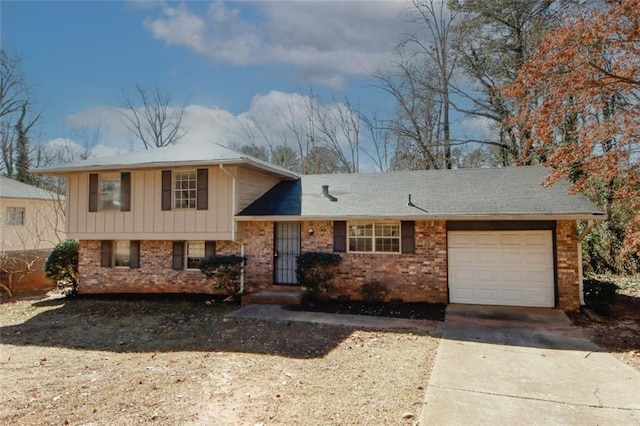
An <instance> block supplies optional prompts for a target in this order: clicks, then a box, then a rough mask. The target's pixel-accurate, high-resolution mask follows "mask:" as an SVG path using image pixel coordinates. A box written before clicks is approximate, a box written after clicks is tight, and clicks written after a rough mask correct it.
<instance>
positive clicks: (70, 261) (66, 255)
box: [44, 240, 79, 295]
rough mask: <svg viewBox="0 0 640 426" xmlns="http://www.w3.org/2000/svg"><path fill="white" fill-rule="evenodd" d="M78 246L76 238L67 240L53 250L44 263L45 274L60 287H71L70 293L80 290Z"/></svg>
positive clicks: (68, 292)
mask: <svg viewBox="0 0 640 426" xmlns="http://www.w3.org/2000/svg"><path fill="white" fill-rule="evenodd" d="M78 248H79V243H78V241H76V240H66V241H63V242H61V243H59V244H58V245H57V246H55V247H54V248H53V250H51V254H49V257H48V258H47V261H46V262H45V264H44V274H45V276H46V277H47V278H49V279H51V280H53V281H55V283H56V285H57V286H58V288H65V287H69V286H70V287H71V289H70V290H69V291H67V294H68V295H74V294H76V293H77V292H78Z"/></svg>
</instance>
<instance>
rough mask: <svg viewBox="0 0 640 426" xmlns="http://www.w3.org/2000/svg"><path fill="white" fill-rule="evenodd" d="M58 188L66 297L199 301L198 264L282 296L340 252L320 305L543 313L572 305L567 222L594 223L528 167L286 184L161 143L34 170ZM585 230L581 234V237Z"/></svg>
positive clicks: (231, 160)
mask: <svg viewBox="0 0 640 426" xmlns="http://www.w3.org/2000/svg"><path fill="white" fill-rule="evenodd" d="M38 172H39V173H46V174H51V175H61V176H65V177H66V178H67V200H68V202H67V233H68V236H69V238H73V239H77V240H79V241H80V254H79V273H80V280H79V291H80V292H81V293H211V292H214V290H213V286H212V283H211V282H210V281H208V280H207V279H206V277H205V275H203V274H202V273H201V272H200V271H199V269H198V265H199V262H200V261H201V260H202V259H203V258H204V257H205V256H210V255H222V254H238V255H243V256H245V257H246V258H247V263H246V266H245V269H244V273H243V286H244V291H246V292H254V291H257V290H261V289H278V288H284V287H283V286H297V285H298V282H297V278H296V273H295V269H296V256H298V255H299V254H300V253H302V252H308V251H321V252H335V253H339V254H340V255H341V257H342V262H341V264H340V266H339V273H338V274H337V277H336V279H335V283H334V284H335V286H334V287H335V288H334V290H333V291H334V294H333V295H334V296H336V297H337V296H343V297H347V296H348V297H351V298H353V299H357V298H358V297H359V295H360V287H361V286H362V284H363V283H366V282H370V281H374V280H375V281H379V282H381V283H383V284H385V285H386V286H387V287H388V289H389V295H388V297H389V299H401V300H404V301H427V302H444V303H463V304H465V303H466V304H490V305H512V306H541V307H559V308H561V309H564V310H567V311H569V310H575V309H578V308H579V306H580V301H581V296H580V294H581V267H580V264H581V259H580V244H579V241H578V240H579V235H578V230H577V222H578V221H586V223H592V222H593V220H599V219H604V218H605V216H604V214H603V212H602V211H600V210H599V209H598V208H596V207H595V206H594V205H593V204H592V203H591V202H590V201H589V200H588V199H587V198H586V197H585V196H583V195H582V194H575V195H569V193H568V190H569V185H568V183H567V182H560V183H558V184H556V185H554V186H552V187H543V186H542V182H543V180H544V177H545V176H546V174H547V172H548V170H546V169H544V168H542V167H509V168H498V169H463V170H428V171H400V172H389V173H361V174H333V175H306V176H299V175H297V174H296V173H293V172H291V171H289V170H285V169H283V168H280V167H277V166H274V165H272V164H269V163H267V162H264V161H261V160H258V159H256V158H253V157H251V156H248V155H245V154H240V153H237V152H234V151H232V150H230V149H228V148H225V147H222V146H219V145H215V144H210V145H206V146H200V147H197V148H193V147H189V146H185V145H175V146H170V147H165V148H159V149H155V150H150V151H144V152H136V153H129V154H123V155H120V156H115V157H109V158H98V159H89V160H84V161H80V162H76V163H71V164H65V165H60V166H56V167H50V168H45V169H39V170H38ZM587 229H588V227H587Z"/></svg>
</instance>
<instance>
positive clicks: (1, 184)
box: [0, 176, 64, 200]
mask: <svg viewBox="0 0 640 426" xmlns="http://www.w3.org/2000/svg"><path fill="white" fill-rule="evenodd" d="M0 198H17V199H25V200H58V199H64V197H63V196H61V195H58V194H56V193H54V192H49V191H47V190H44V189H41V188H38V187H35V186H32V185H27V184H26V183H22V182H18V181H17V180H14V179H10V178H8V177H6V176H0Z"/></svg>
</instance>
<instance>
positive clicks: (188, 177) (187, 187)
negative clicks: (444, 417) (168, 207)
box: [173, 170, 197, 209]
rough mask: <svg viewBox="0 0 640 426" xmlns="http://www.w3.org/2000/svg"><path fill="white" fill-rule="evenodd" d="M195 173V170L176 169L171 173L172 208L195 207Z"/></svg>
mask: <svg viewBox="0 0 640 426" xmlns="http://www.w3.org/2000/svg"><path fill="white" fill-rule="evenodd" d="M196 194H197V175H196V171H195V170H187V171H177V172H175V173H174V174H173V208H174V209H195V208H196Z"/></svg>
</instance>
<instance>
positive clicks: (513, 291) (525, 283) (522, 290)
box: [447, 230, 555, 307]
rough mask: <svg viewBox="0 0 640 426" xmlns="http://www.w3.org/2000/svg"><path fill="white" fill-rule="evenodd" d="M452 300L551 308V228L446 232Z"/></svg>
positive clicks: (455, 301) (552, 299) (452, 301)
mask: <svg viewBox="0 0 640 426" xmlns="http://www.w3.org/2000/svg"><path fill="white" fill-rule="evenodd" d="M447 246H448V282H449V301H450V303H469V304H481V305H508V306H536V307H554V306H555V279H554V260H553V231H552V230H484V231H476V230H470V231H449V232H448V233H447Z"/></svg>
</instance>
